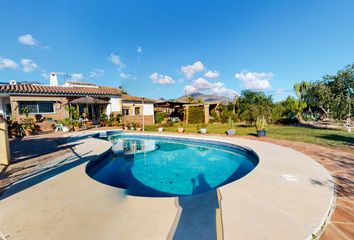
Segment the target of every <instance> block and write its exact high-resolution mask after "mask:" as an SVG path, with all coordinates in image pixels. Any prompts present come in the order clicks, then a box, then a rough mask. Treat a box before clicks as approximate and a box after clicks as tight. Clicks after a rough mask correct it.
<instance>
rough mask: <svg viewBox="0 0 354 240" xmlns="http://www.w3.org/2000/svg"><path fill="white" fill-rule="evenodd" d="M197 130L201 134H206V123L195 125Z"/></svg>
mask: <svg viewBox="0 0 354 240" xmlns="http://www.w3.org/2000/svg"><path fill="white" fill-rule="evenodd" d="M197 130H198V131H199V132H200V133H201V134H206V133H207V132H208V130H207V124H206V123H203V124H202V125H200V126H199V125H197Z"/></svg>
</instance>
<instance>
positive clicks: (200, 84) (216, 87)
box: [184, 78, 237, 97]
mask: <svg viewBox="0 0 354 240" xmlns="http://www.w3.org/2000/svg"><path fill="white" fill-rule="evenodd" d="M184 92H185V93H186V94H187V95H188V94H192V93H196V92H201V93H207V94H210V93H212V94H216V95H219V96H228V97H234V96H235V95H237V92H236V91H235V90H232V89H228V88H226V87H225V85H224V83H222V82H216V83H212V82H209V81H208V80H205V79H204V78H198V79H196V80H194V81H193V82H192V84H191V85H187V86H185V87H184Z"/></svg>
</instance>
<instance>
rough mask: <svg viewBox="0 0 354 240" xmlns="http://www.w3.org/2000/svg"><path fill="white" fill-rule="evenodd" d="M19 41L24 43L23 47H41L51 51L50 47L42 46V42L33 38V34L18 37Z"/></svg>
mask: <svg viewBox="0 0 354 240" xmlns="http://www.w3.org/2000/svg"><path fill="white" fill-rule="evenodd" d="M18 41H19V42H20V43H22V44H23V45H27V46H31V47H40V48H45V49H49V47H48V46H43V45H41V44H40V42H39V41H38V40H36V39H34V38H33V37H32V35H31V34H25V35H22V36H19V37H18Z"/></svg>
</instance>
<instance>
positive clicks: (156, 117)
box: [155, 112, 167, 123]
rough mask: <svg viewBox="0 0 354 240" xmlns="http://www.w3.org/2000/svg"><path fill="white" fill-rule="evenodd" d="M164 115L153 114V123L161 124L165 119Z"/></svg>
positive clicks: (159, 113) (162, 113)
mask: <svg viewBox="0 0 354 240" xmlns="http://www.w3.org/2000/svg"><path fill="white" fill-rule="evenodd" d="M166 115H167V114H166V113H164V112H155V122H156V123H161V122H162V121H163V120H164V119H165V117H166Z"/></svg>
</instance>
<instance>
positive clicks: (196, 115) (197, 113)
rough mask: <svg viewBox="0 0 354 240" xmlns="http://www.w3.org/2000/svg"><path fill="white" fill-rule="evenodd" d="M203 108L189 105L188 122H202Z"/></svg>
mask: <svg viewBox="0 0 354 240" xmlns="http://www.w3.org/2000/svg"><path fill="white" fill-rule="evenodd" d="M204 119H205V118H204V110H203V108H201V107H189V111H188V123H192V124H193V123H204Z"/></svg>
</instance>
